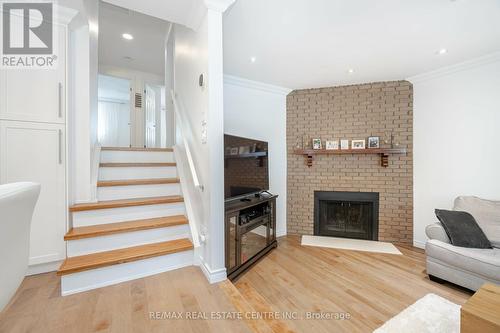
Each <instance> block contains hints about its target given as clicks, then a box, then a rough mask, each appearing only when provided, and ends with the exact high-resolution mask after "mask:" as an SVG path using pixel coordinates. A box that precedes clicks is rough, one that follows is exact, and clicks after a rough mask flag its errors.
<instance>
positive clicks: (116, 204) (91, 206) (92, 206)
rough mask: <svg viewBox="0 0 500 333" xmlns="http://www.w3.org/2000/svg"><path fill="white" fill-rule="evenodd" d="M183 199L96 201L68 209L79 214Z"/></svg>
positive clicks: (170, 196) (166, 197)
mask: <svg viewBox="0 0 500 333" xmlns="http://www.w3.org/2000/svg"><path fill="white" fill-rule="evenodd" d="M183 201H184V198H183V197H182V196H180V195H169V196H163V197H150V198H134V199H120V200H107V201H98V202H95V203H84V204H76V205H73V206H71V207H70V208H69V211H70V212H80V211H85V210H96V209H108V208H120V207H132V206H147V205H159V204H167V203H175V202H183Z"/></svg>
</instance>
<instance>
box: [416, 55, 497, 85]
mask: <svg viewBox="0 0 500 333" xmlns="http://www.w3.org/2000/svg"><path fill="white" fill-rule="evenodd" d="M498 61H500V52H494V53H490V54H488V55H485V56H482V57H479V58H475V59H472V60H467V61H464V62H461V63H458V64H455V65H451V66H446V67H442V68H440V69H437V70H434V71H430V72H427V73H422V74H418V75H415V76H411V77H409V78H407V79H406V80H408V81H410V82H411V83H413V84H415V83H419V82H425V81H428V80H432V79H435V78H439V77H442V76H446V75H450V74H453V73H458V72H461V71H465V70H469V69H473V68H476V67H481V66H485V65H488V64H491V63H494V62H498Z"/></svg>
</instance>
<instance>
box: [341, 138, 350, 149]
mask: <svg viewBox="0 0 500 333" xmlns="http://www.w3.org/2000/svg"><path fill="white" fill-rule="evenodd" d="M340 149H349V140H347V139H342V140H340Z"/></svg>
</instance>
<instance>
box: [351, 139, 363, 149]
mask: <svg viewBox="0 0 500 333" xmlns="http://www.w3.org/2000/svg"><path fill="white" fill-rule="evenodd" d="M365 144H366V142H365V140H352V141H351V148H352V149H365Z"/></svg>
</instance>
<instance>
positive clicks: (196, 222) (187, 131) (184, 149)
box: [170, 90, 205, 253]
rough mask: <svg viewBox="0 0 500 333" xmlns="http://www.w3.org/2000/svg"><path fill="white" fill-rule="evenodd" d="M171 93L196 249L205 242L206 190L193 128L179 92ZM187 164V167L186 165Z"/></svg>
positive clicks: (178, 155) (177, 151)
mask: <svg viewBox="0 0 500 333" xmlns="http://www.w3.org/2000/svg"><path fill="white" fill-rule="evenodd" d="M170 93H171V95H172V102H173V106H174V114H175V128H176V136H177V137H178V138H180V139H181V140H180V142H178V143H177V146H176V147H175V149H174V152H175V157H176V162H177V172H178V173H179V178H180V180H181V188H182V193H183V196H184V204H185V206H186V213H187V217H188V220H189V227H190V229H191V236H192V240H193V245H194V247H195V249H196V248H197V247H199V246H200V243H204V242H205V236H204V234H203V231H202V230H203V228H202V226H201V225H200V223H202V221H203V203H202V198H201V195H202V192H203V191H204V187H203V185H202V184H201V182H200V178H199V177H198V172H197V169H196V165H195V163H194V159H193V154H192V150H191V147H190V141H189V139H192V138H193V137H194V135H193V130H192V128H191V126H190V123H189V121H188V120H187V118H186V116H185V113H184V110H183V109H182V108H181V107H182V106H181V103H179V101H178V100H177V94H176V93H175V92H174V91H173V90H171V91H170ZM178 148H180V149H178ZM186 164H187V167H185V166H186ZM189 176H191V177H189ZM189 178H191V179H189ZM195 253H196V251H195Z"/></svg>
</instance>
